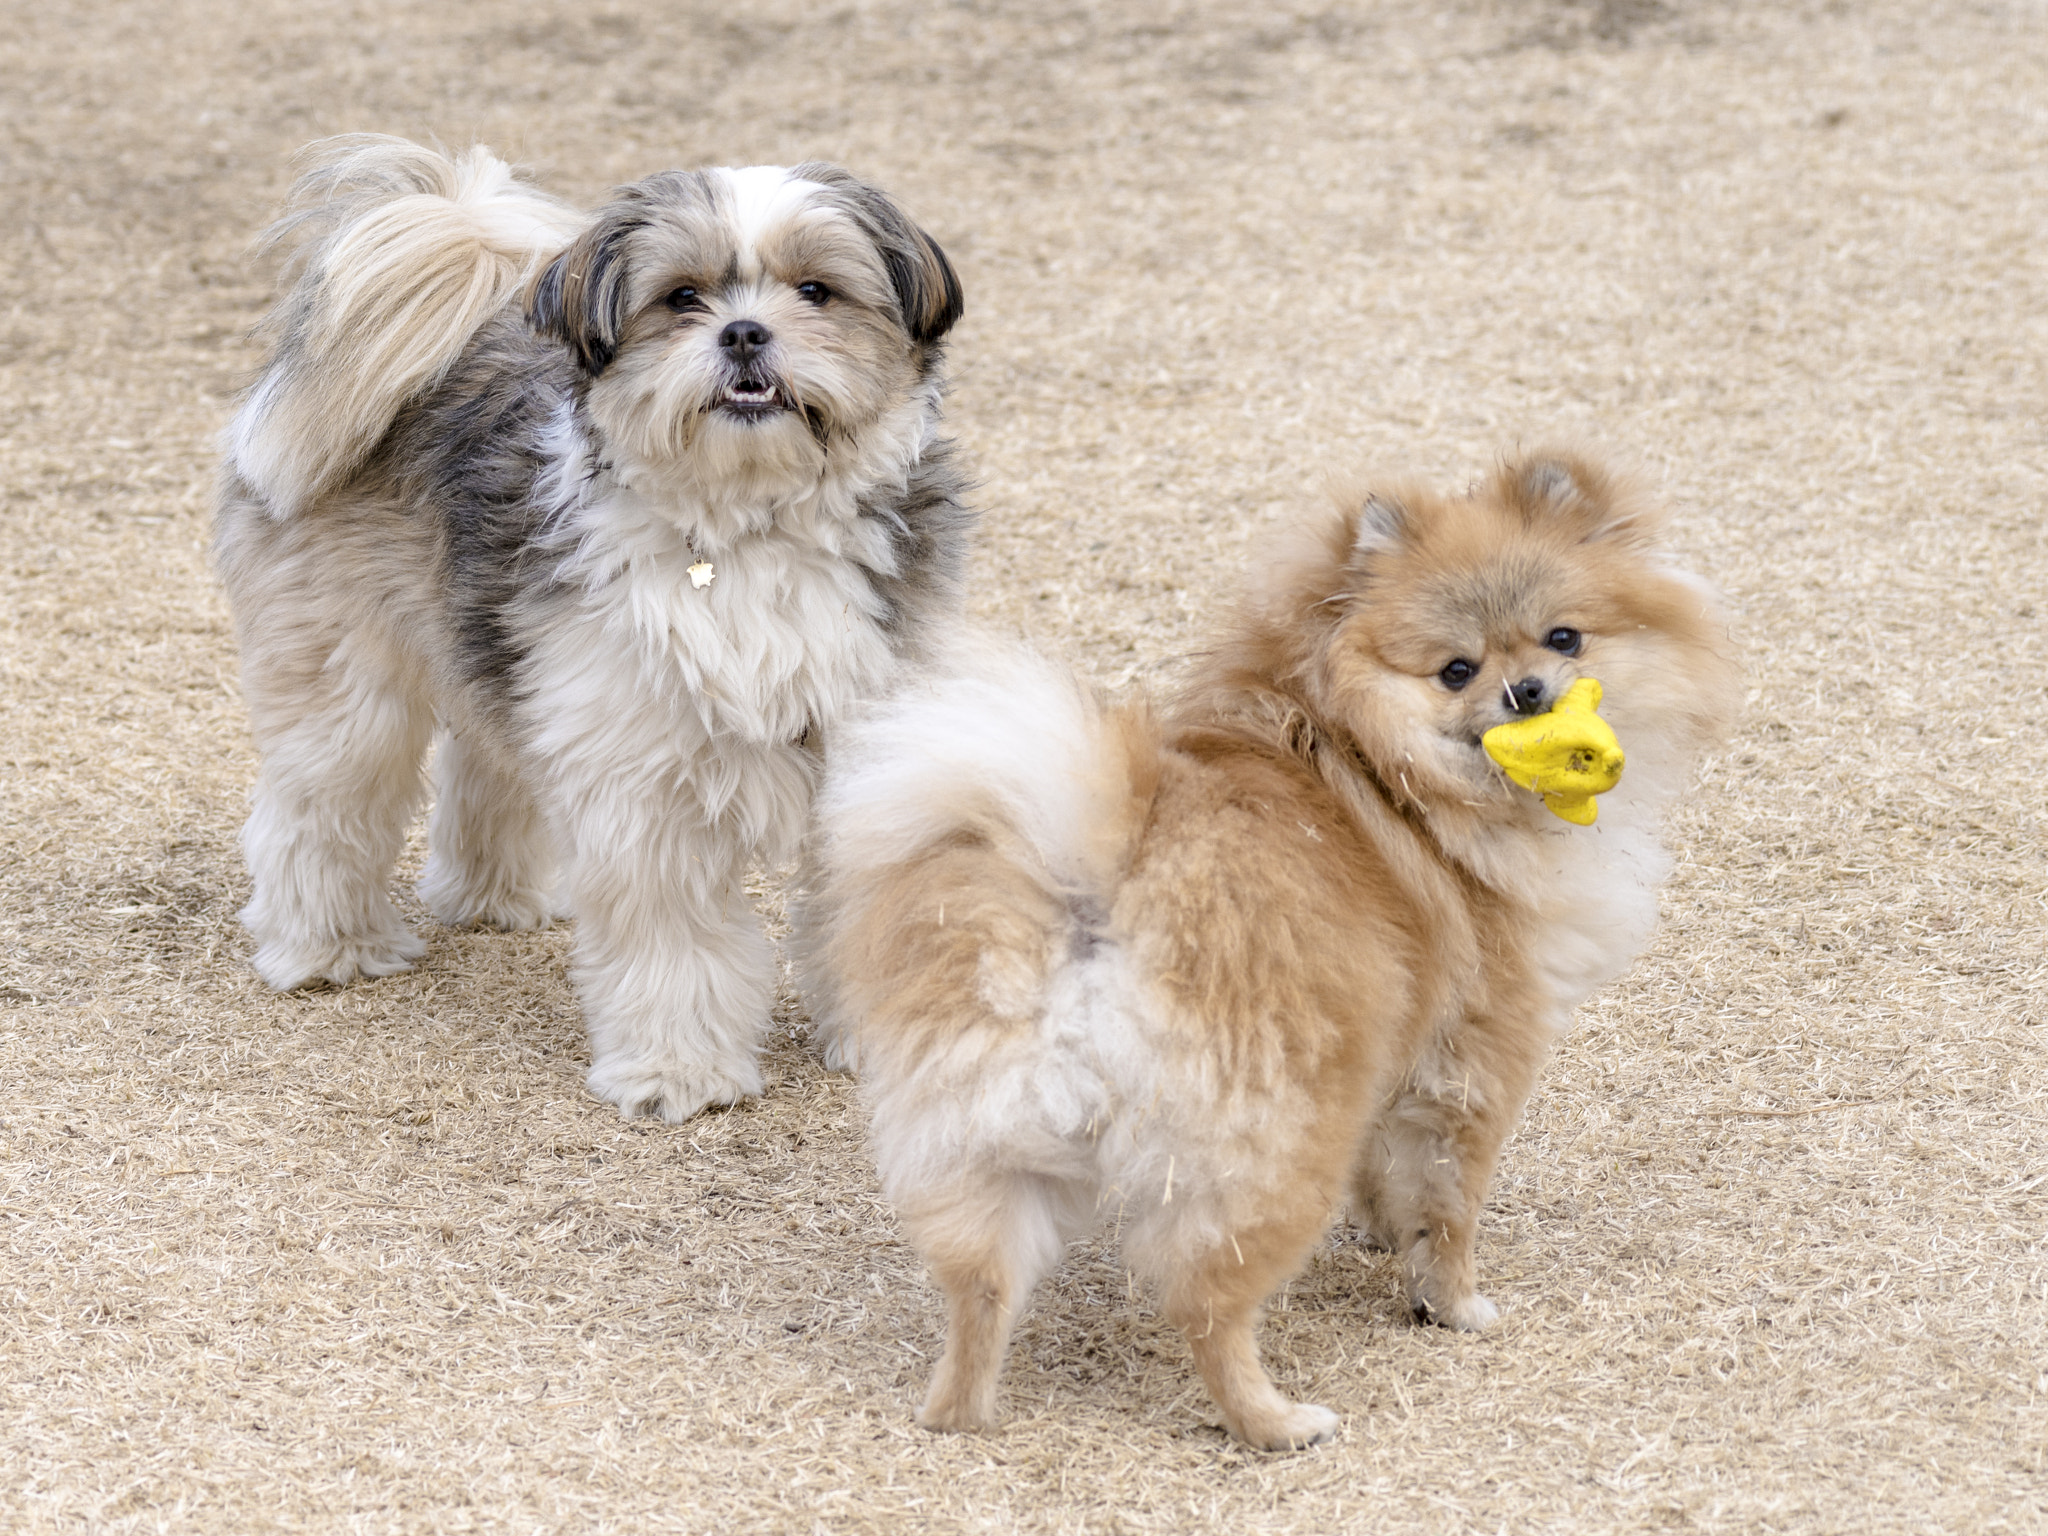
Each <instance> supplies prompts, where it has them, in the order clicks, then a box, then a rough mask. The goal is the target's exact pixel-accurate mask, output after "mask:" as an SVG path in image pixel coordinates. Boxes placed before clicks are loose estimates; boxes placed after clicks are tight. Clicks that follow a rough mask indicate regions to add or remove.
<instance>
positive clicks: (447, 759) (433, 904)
mask: <svg viewBox="0 0 2048 1536" xmlns="http://www.w3.org/2000/svg"><path fill="white" fill-rule="evenodd" d="M427 848H428V854H427V867H426V870H425V872H424V873H423V874H422V875H421V876H420V882H419V885H418V886H417V887H416V888H415V889H416V890H417V891H418V894H419V898H420V900H421V901H422V902H424V903H426V907H427V910H428V911H430V912H432V913H433V914H434V916H436V917H438V918H439V919H440V920H441V921H442V922H444V923H447V924H448V925H450V926H451V927H466V926H468V925H469V924H472V923H482V924H485V925H486V926H488V927H492V928H544V927H546V926H547V925H548V923H549V922H550V921H551V920H552V919H553V918H554V916H555V906H556V895H555V851H554V845H553V841H552V839H551V838H550V836H549V833H548V828H547V823H546V821H545V820H544V819H543V818H542V816H541V812H540V807H539V806H538V805H537V804H536V803H535V801H534V798H533V794H532V792H531V791H530V790H529V789H528V788H527V786H526V784H525V782H524V780H523V779H522V778H521V776H520V773H519V769H518V765H517V763H516V762H514V761H513V760H512V758H511V756H510V754H509V753H507V752H506V751H505V749H504V748H503V747H501V746H500V745H499V744H498V743H497V742H495V741H493V740H492V739H491V738H490V736H489V735H488V734H486V733H484V732H481V731H478V730H475V729H471V728H466V727H463V726H461V725H457V726H453V727H451V728H450V729H449V730H448V731H447V733H446V734H444V735H443V736H442V738H441V742H440V745H439V747H438V748H436V750H435V753H434V809H433V814H432V815H431V816H430V817H429V818H428V822H427Z"/></svg>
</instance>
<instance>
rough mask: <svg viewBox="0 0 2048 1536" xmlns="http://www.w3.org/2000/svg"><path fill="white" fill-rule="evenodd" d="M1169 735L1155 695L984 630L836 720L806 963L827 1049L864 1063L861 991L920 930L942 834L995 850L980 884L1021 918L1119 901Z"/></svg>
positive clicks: (947, 844) (955, 844)
mask: <svg viewBox="0 0 2048 1536" xmlns="http://www.w3.org/2000/svg"><path fill="white" fill-rule="evenodd" d="M1159 751H1160V749H1159V738H1158V733H1157V731H1156V730H1155V728H1154V726H1153V724H1152V721H1151V719H1150V717H1149V715H1148V714H1147V713H1146V712H1145V711H1144V709H1143V708H1142V707H1137V706H1131V707H1125V708H1122V709H1110V708H1107V707H1105V706H1104V704H1103V703H1102V701H1101V700H1100V699H1099V698H1098V697H1096V695H1095V693H1094V692H1093V690H1091V689H1090V688H1089V687H1088V685H1087V684H1086V683H1084V682H1083V681H1081V680H1080V679H1079V678H1078V677H1076V676H1075V675H1074V674H1073V673H1072V672H1070V671H1068V670H1067V669H1066V668H1064V667H1061V666H1058V665H1056V664H1054V663H1052V662H1049V661H1047V660H1046V659H1045V658H1044V657H1042V656H1039V655H1037V654H1036V653H1034V652H1031V651H1028V650H1025V649H1023V648H1021V647H1014V646H997V645H993V644H988V643H976V644H974V645H972V646H970V647H968V648H967V649H966V650H965V652H964V653H963V654H962V655H961V656H959V657H958V658H956V659H954V660H953V661H952V662H951V663H950V664H949V665H948V666H947V667H946V668H945V670H943V671H942V672H941V673H940V674H939V675H937V676H933V677H927V678H924V679H922V680H920V681H918V682H916V683H914V684H912V685H911V686H910V687H908V688H906V689H904V690H903V691H902V692H900V693H898V694H896V695H895V696H894V697H892V698H890V699H888V700H886V701H885V702H883V703H881V704H879V705H876V706H874V707H872V708H870V709H868V710H867V711H865V712H863V713H860V714H857V715H856V716H854V717H853V718H851V719H849V720H848V721H847V722H846V723H845V724H843V725H842V726H840V727H838V728H837V729H836V731H835V733H834V735H833V737H832V739H831V740H830V741H829V743H828V744H827V760H828V766H827V768H826V775H825V784H824V788H823V790H822V791H821V793H820V795H819V800H818V827H817V839H816V844H815V848H814V851H813V855H812V870H811V880H810V885H811V897H810V900H809V903H808V905H807V911H806V914H805V919H806V921H805V927H806V928H807V929H809V930H810V932H809V935H808V941H807V945H806V949H807V954H806V964H805V972H806V977H805V979H806V984H807V990H808V991H809V994H810V1002H811V1010H812V1016H813V1018H814V1020H816V1023H817V1030H818V1035H819V1039H820V1042H821V1044H822V1045H823V1047H824V1049H825V1052H826V1057H827V1060H828V1061H830V1062H832V1064H834V1065H846V1064H849V1063H850V1051H849V1045H850V1041H849V1040H848V1039H847V1031H849V1030H850V1029H851V1028H853V1027H854V1026H855V1025H856V1024H857V1022H858V1015H860V1014H861V1013H862V1012H863V1011H865V1010H864V1008H863V1006H862V1002H861V998H862V995H863V994H866V993H868V992H869V991H870V990H871V984H873V985H874V986H878V987H879V988H880V990H881V991H884V992H886V991H889V990H891V988H890V984H889V982H888V981H887V979H886V978H884V977H881V976H878V975H874V974H873V973H874V972H876V971H878V970H887V969H889V968H891V967H892V966H893V965H895V963H896V962H895V961H894V960H893V959H882V960H880V961H878V960H877V958H876V957H878V956H880V957H888V956H896V955H902V954H904V951H903V948H902V943H903V940H904V939H905V938H906V937H907V935H904V934H902V933H897V932H893V931H892V928H893V927H895V926H900V922H901V914H902V913H903V912H904V911H905V901H906V898H908V899H909V900H911V901H912V902H913V903H915V902H917V901H918V900H919V893H920V891H921V890H922V889H924V888H927V887H929V885H930V881H931V879H933V878H936V877H937V874H938V859H939V856H940V855H942V854H943V853H944V852H945V851H947V850H951V849H961V848H969V847H971V848H974V849H978V850H982V855H981V857H979V858H977V860H976V861H975V862H976V864H977V866H978V867H979V868H981V869H983V870H984V871H985V872H986V878H985V879H983V880H982V882H981V883H982V885H983V887H984V889H983V892H982V894H983V895H984V896H985V897H986V898H987V899H988V900H989V901H991V902H993V903H995V904H997V905H1002V906H1004V907H1006V908H1007V909H1008V912H1009V917H1010V918H1012V919H1015V920H1018V921H1035V919H1030V918H1029V917H1028V915H1027V909H1036V910H1038V911H1042V912H1064V911H1068V910H1072V909H1080V910H1086V911H1089V912H1092V913H1097V914H1106V913H1107V912H1108V910H1109V909H1110V907H1111V906H1112V905H1113V904H1114V901H1115V897H1116V890H1117V887H1118V885H1119V884H1120V882H1121V879H1122V874H1123V871H1124V868H1125V866H1126V865H1127V863H1128V861H1129V858H1130V854H1131V850H1132V848H1133V847H1134V846H1135V844H1136V841H1137V837H1138V834H1139V832H1140V831H1141V830H1142V828H1143V826H1144V822H1145V817H1146V814H1147V812H1148V811H1149V809H1150V805H1151V800H1152V795H1153V791H1154V789H1155V787H1156V785H1157V783H1158V778H1159ZM1003 891H1007V892H1009V894H1008V895H1007V896H1006V895H1003V894H1001V893H1002V892H1003ZM964 905H965V904H964V903H963V909H964ZM906 959H907V957H906Z"/></svg>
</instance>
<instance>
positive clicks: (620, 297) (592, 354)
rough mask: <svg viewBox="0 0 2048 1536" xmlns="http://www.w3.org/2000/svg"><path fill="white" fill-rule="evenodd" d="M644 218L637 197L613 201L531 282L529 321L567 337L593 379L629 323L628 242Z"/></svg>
mask: <svg viewBox="0 0 2048 1536" xmlns="http://www.w3.org/2000/svg"><path fill="white" fill-rule="evenodd" d="M646 222H647V219H646V215H645V213H644V212H643V210H642V209H641V208H640V207H639V206H638V205H637V203H636V202H634V201H628V200H623V199H622V200H621V201H620V202H618V203H614V204H613V205H612V206H611V207H609V208H607V209H605V210H604V211H603V212H602V213H600V214H599V215H598V216H597V219H596V222H594V223H593V224H592V225H591V226H590V228H589V229H587V230H585V231H584V232H583V234H582V236H581V237H580V238H579V239H578V240H577V241H576V243H575V244H574V245H572V246H570V247H569V249H568V250H566V251H564V252H563V253H562V254H561V255H560V256H557V257H556V258H555V259H554V261H553V262H552V263H551V264H550V265H549V266H548V268H547V270H546V271H544V272H542V273H541V275H540V277H539V279H538V280H537V281H536V282H535V283H534V285H533V293H532V297H531V299H530V300H529V302H528V304H527V307H526V320H527V324H529V325H531V326H532V327H533V328H534V329H535V330H536V331H538V332H540V334H541V335H543V336H548V337H552V338H553V339H554V340H556V341H559V342H563V343H565V344H566V345H567V346H568V348H569V350H570V351H571V352H572V353H574V354H575V357H576V364H577V366H578V367H580V368H581V369H582V370H583V371H584V372H585V373H587V374H589V375H590V376H591V377H592V378H593V379H594V378H596V377H597V376H598V375H599V374H601V373H603V372H604V371H605V369H606V368H607V367H608V366H609V365H610V364H611V360H612V357H613V355H614V354H616V353H617V351H618V349H619V333H620V332H621V331H622V330H624V329H625V325H626V277H627V273H628V263H627V261H626V247H627V244H628V242H629V241H630V240H631V239H632V237H633V234H634V232H635V231H637V230H639V229H640V228H642V227H643V226H644V225H645V224H646Z"/></svg>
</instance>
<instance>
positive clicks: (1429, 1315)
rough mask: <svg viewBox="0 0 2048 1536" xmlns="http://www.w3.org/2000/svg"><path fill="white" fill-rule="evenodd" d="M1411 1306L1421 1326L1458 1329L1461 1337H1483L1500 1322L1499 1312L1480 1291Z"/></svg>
mask: <svg viewBox="0 0 2048 1536" xmlns="http://www.w3.org/2000/svg"><path fill="white" fill-rule="evenodd" d="M1411 1306H1412V1307H1413V1308H1414V1311H1415V1321H1417V1322H1418V1323H1433V1324H1435V1325H1436V1326H1437V1327H1439V1328H1455V1329H1456V1330H1457V1331H1458V1332H1460V1333H1483V1332H1485V1331H1486V1330H1487V1329H1488V1328H1491V1327H1492V1326H1493V1325H1494V1324H1495V1323H1496V1322H1498V1321H1499V1320H1500V1308H1499V1307H1496V1306H1495V1305H1494V1304H1493V1303H1492V1302H1490V1301H1488V1300H1487V1299H1486V1298H1485V1297H1484V1296H1482V1295H1480V1294H1479V1293H1478V1292H1477V1291H1473V1292H1472V1293H1471V1294H1469V1295H1466V1296H1459V1297H1456V1298H1454V1299H1451V1300H1446V1301H1431V1300H1430V1299H1429V1298H1427V1297H1418V1298H1416V1299H1415V1300H1414V1301H1413V1302H1412V1303H1411Z"/></svg>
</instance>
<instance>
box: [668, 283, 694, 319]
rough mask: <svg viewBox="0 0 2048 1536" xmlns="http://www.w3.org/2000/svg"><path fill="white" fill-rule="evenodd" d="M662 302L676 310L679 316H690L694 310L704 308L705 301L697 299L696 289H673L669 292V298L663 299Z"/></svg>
mask: <svg viewBox="0 0 2048 1536" xmlns="http://www.w3.org/2000/svg"><path fill="white" fill-rule="evenodd" d="M661 302H662V303H664V304H666V305H667V306H668V307H669V308H670V309H672V310H674V311H675V312H676V313H677V314H679V315H686V314H689V313H690V312H691V311H692V310H698V309H702V308H703V307H704V301H703V300H702V299H700V298H698V297H697V290H696V289H694V288H674V289H671V290H670V291H669V295H668V297H667V298H665V299H663V300H662V301H661Z"/></svg>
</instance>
